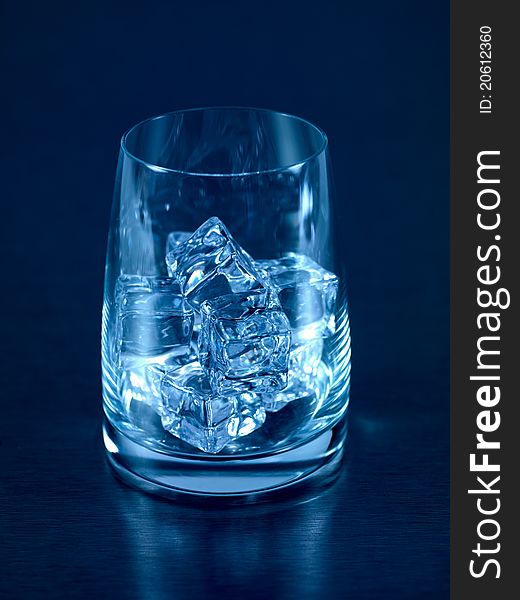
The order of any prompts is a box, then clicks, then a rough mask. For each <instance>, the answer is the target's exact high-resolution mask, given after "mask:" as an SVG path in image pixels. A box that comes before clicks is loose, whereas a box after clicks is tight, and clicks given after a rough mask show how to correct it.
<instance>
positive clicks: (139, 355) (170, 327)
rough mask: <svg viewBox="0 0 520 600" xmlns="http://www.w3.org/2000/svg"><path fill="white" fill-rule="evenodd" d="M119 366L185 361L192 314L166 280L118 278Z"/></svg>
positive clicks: (175, 285) (175, 286)
mask: <svg viewBox="0 0 520 600" xmlns="http://www.w3.org/2000/svg"><path fill="white" fill-rule="evenodd" d="M116 302H117V304H118V307H117V309H118V346H119V347H118V355H119V360H118V363H119V366H120V367H123V368H128V367H134V366H136V365H142V364H148V363H159V364H168V363H169V362H171V361H173V362H176V361H178V360H179V359H183V358H186V360H188V359H189V357H190V355H192V353H193V349H192V348H191V346H190V341H191V337H192V331H193V321H194V314H193V310H192V308H191V307H190V306H189V305H188V304H187V303H186V301H185V300H184V298H183V296H182V294H181V293H180V288H179V284H178V283H177V282H176V281H175V280H174V279H172V278H170V277H139V276H122V277H120V279H119V280H118V282H117V286H116Z"/></svg>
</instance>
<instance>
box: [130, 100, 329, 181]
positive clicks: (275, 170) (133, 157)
mask: <svg viewBox="0 0 520 600" xmlns="http://www.w3.org/2000/svg"><path fill="white" fill-rule="evenodd" d="M209 110H235V111H254V112H258V113H266V114H271V115H278V116H281V117H287V118H289V119H291V120H294V121H299V122H300V123H303V125H305V126H306V127H308V128H310V129H312V130H314V131H315V132H316V133H317V134H318V135H319V137H320V140H321V142H320V145H319V147H318V149H317V150H315V151H314V152H312V153H310V154H309V155H308V156H306V157H305V158H304V159H303V160H299V161H297V162H294V163H291V164H286V165H280V166H278V167H273V168H270V169H259V170H257V171H247V172H246V171H244V172H241V173H203V172H197V171H189V170H185V169H173V168H170V167H163V166H161V165H157V164H154V163H153V162H149V161H147V160H144V159H143V158H139V156H136V155H135V154H134V153H133V152H130V150H129V149H128V146H127V143H126V142H127V138H128V136H129V135H130V134H132V133H133V132H134V131H136V130H137V129H138V128H139V127H142V126H143V125H145V124H147V123H150V122H152V121H156V120H158V119H163V118H164V117H167V116H170V115H180V114H184V113H190V112H204V111H209ZM327 146H328V138H327V134H326V133H325V131H323V129H322V128H321V127H318V125H315V124H314V123H311V121H308V120H307V119H304V118H303V117H298V116H296V115H292V114H290V113H286V112H282V111H278V110H274V109H270V108H257V107H252V106H202V107H195V108H186V109H179V110H172V111H168V112H165V113H162V114H159V115H155V116H153V117H148V118H146V119H143V120H142V121H139V122H138V123H136V124H135V125H132V127H130V128H129V129H127V130H126V131H125V133H124V134H123V135H122V137H121V151H122V152H123V153H124V154H125V156H127V157H128V158H130V159H131V160H134V161H136V162H138V163H139V164H141V165H143V166H145V167H147V168H148V169H150V170H152V171H157V172H159V173H175V174H177V175H188V176H193V177H246V176H248V175H263V174H269V173H280V172H282V171H287V170H288V169H292V168H294V167H298V166H301V165H304V164H305V163H308V162H310V161H311V160H313V159H314V158H316V157H317V156H319V155H320V154H322V153H323V152H325V150H326V149H327Z"/></svg>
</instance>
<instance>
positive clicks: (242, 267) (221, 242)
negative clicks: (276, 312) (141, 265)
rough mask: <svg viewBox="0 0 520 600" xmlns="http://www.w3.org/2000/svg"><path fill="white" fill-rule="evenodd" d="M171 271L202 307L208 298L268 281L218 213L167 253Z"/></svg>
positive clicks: (193, 302)
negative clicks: (217, 215) (219, 217)
mask: <svg viewBox="0 0 520 600" xmlns="http://www.w3.org/2000/svg"><path fill="white" fill-rule="evenodd" d="M166 262H167V267H168V273H169V274H170V275H171V276H172V277H175V278H176V279H177V280H178V281H179V284H180V287H181V290H182V293H183V294H184V295H185V296H186V298H187V300H188V302H189V303H190V304H191V305H192V306H193V307H194V308H195V309H198V308H199V307H200V305H201V304H202V302H204V300H208V299H212V298H218V297H219V296H223V295H225V294H229V293H237V292H245V291H249V290H254V289H265V287H266V283H265V281H264V280H263V277H262V275H261V274H260V273H259V271H258V270H257V268H256V267H255V265H254V262H253V260H252V258H251V257H250V256H249V255H248V254H247V252H245V251H244V250H243V249H242V248H241V247H240V246H239V245H238V244H237V242H235V240H234V239H233V238H232V236H231V234H230V233H229V231H228V230H227V228H226V226H225V225H224V223H222V221H220V219H218V218H217V217H211V218H210V219H208V220H207V221H206V222H205V223H203V224H202V225H201V226H200V227H199V228H198V229H197V231H195V233H194V234H193V235H192V236H191V237H190V238H189V239H187V240H185V241H184V242H182V243H180V244H179V245H177V246H174V247H173V248H172V250H171V251H170V252H169V254H168V255H167V257H166Z"/></svg>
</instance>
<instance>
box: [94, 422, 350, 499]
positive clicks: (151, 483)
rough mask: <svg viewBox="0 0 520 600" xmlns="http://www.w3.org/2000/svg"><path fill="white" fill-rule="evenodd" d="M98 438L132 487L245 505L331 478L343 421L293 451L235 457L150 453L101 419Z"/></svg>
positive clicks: (337, 461)
mask: <svg viewBox="0 0 520 600" xmlns="http://www.w3.org/2000/svg"><path fill="white" fill-rule="evenodd" d="M103 439H104V442H105V448H106V451H107V456H108V461H109V463H110V465H111V466H112V468H113V470H114V472H115V474H116V475H117V476H118V478H119V479H121V480H122V481H123V482H125V483H127V484H128V485H130V486H132V487H134V488H137V489H139V490H142V491H145V492H149V493H153V494H156V495H159V496H163V497H167V498H176V497H178V496H179V495H182V496H186V495H192V496H197V497H225V498H229V497H234V498H240V497H244V498H247V499H248V501H249V500H254V497H256V496H262V497H265V495H266V494H273V493H280V492H282V493H283V492H285V491H286V490H289V489H290V490H291V491H292V490H293V488H296V486H302V487H303V486H305V485H308V484H311V483H312V485H315V484H317V483H318V480H323V481H325V480H327V481H328V480H330V479H331V478H333V477H334V476H335V475H336V473H337V470H338V468H339V466H340V464H341V458H342V455H343V451H344V446H345V439H346V419H345V417H344V418H342V419H341V421H339V422H338V423H337V424H336V425H334V426H332V427H331V428H330V429H327V430H326V431H322V432H319V433H318V434H317V435H316V436H315V437H313V438H311V439H309V440H307V441H305V442H303V443H299V444H297V445H294V446H293V447H289V448H285V449H283V450H281V451H278V452H274V453H271V454H267V455H266V454H263V455H262V454H260V455H258V456H257V455H254V454H250V455H248V456H242V457H236V458H235V457H232V456H229V455H228V456H222V457H216V456H209V457H204V456H199V457H190V458H187V457H186V456H182V455H180V454H179V455H174V454H171V453H165V452H160V451H158V450H153V449H150V448H147V447H145V446H143V445H141V444H139V443H138V442H136V441H133V440H132V439H130V438H129V437H128V436H127V435H126V434H125V433H123V432H122V431H120V430H118V429H116V428H115V427H114V426H113V425H112V424H111V423H110V422H109V421H108V419H106V418H105V421H104V425H103Z"/></svg>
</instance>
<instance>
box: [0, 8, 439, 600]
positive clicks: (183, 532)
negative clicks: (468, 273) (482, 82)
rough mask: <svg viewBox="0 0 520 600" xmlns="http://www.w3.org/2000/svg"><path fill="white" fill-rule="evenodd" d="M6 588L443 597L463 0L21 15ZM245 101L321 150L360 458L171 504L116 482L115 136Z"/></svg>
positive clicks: (12, 67) (6, 203) (9, 236)
mask: <svg viewBox="0 0 520 600" xmlns="http://www.w3.org/2000/svg"><path fill="white" fill-rule="evenodd" d="M2 21H3V27H4V32H3V34H2V40H3V42H2V43H3V46H4V52H3V55H4V60H5V69H4V70H3V73H4V75H3V80H4V92H3V98H2V102H3V103H4V112H3V115H4V123H3V130H4V135H3V140H2V146H3V150H4V157H5V158H4V160H3V161H2V166H3V176H2V198H3V203H2V210H3V224H4V226H5V227H4V229H5V231H4V233H3V241H4V243H5V248H4V249H3V252H2V254H3V256H4V263H3V277H4V287H3V293H2V299H1V302H2V315H3V325H2V332H3V353H2V356H3V359H2V400H1V402H2V404H1V417H0V461H1V466H0V468H1V471H0V474H1V481H0V492H1V504H0V519H1V540H2V541H1V542H0V555H1V556H0V571H1V576H0V596H2V597H6V598H23V599H25V598H32V597H36V598H42V597H45V598H47V597H49V598H61V597H63V598H79V597H83V596H87V595H88V596H91V597H94V598H95V597H101V598H104V597H111V598H143V599H149V598H150V599H152V598H153V599H156V598H157V599H160V598H179V599H184V598H186V599H198V598H204V599H205V598H208V599H209V598H221V597H226V596H231V597H234V596H235V595H236V596H241V597H253V598H275V599H280V600H283V599H285V598H287V599H293V598H349V599H372V598H376V599H379V598H381V599H392V598H399V599H407V598H419V599H427V598H435V599H440V598H446V597H447V596H448V578H449V516H448V515H449V441H448V435H449V404H448V387H449V375H448V353H449V342H448V339H449V338H448V335H449V322H448V293H449V288H448V142H449V140H448V137H449V130H448V127H449V122H448V119H449V116H448V79H449V70H448V31H449V13H448V3H447V2H444V1H443V2H430V3H417V2H415V1H412V0H409V1H408V0H406V1H402V2H392V3H389V2H385V1H384V0H376V1H372V2H365V3H354V2H353V3H351V2H341V3H340V2H328V3H327V2H326V3H323V2H322V3H312V4H311V3H308V4H306V3H305V2H292V1H287V2H276V3H274V2H273V3H271V2H264V3H261V4H260V3H258V6H254V5H253V4H252V3H230V2H215V3H210V2H205V3H204V2H197V1H194V2H190V3H178V2H154V1H151V2H148V3H139V4H137V3H136V4H133V3H132V2H127V3H124V4H123V3H121V4H119V5H118V4H117V3H101V2H99V3H92V2H88V3H87V2H76V3H71V2H67V3H62V4H60V3H59V2H51V3H42V2H35V1H30V2H25V3H14V2H13V3H5V5H4V17H3V19H2ZM219 104H221V105H223V104H232V105H253V106H265V107H269V108H275V109H279V110H284V111H287V112H291V113H295V114H299V115H301V116H303V117H307V118H309V119H310V120H312V121H315V122H316V123H317V124H319V125H320V126H322V127H323V128H324V129H325V130H326V131H327V133H328V134H329V138H330V146H331V155H332V160H333V166H334V169H335V179H336V189H337V214H338V219H339V223H340V224H341V227H342V228H343V229H344V236H345V240H346V247H347V252H346V256H345V257H344V258H345V263H346V265H347V269H348V274H349V287H350V301H351V313H352V335H353V380H352V401H351V412H350V415H351V418H350V432H349V443H348V455H347V458H346V460H345V463H344V465H343V467H342V471H341V476H340V478H339V480H338V481H337V482H336V483H335V484H334V485H333V486H332V487H329V488H327V489H325V490H322V491H320V492H319V493H316V494H315V497H312V496H310V497H298V496H296V497H295V498H294V499H292V500H286V501H284V502H282V503H273V504H265V505H260V506H243V507H229V508H224V507H217V508H215V507H211V506H207V507H204V506H198V507H193V506H180V505H175V504H171V503H168V502H166V501H162V500H158V499H155V498H153V497H148V496H145V495H142V494H140V493H138V492H136V491H133V490H130V489H128V488H126V487H124V486H123V485H122V484H120V483H119V482H117V481H116V480H115V479H114V478H113V477H112V475H111V473H110V471H109V469H108V467H107V465H106V464H105V460H104V454H103V448H102V443H101V436H100V423H101V414H102V412H101V387H100V367H99V337H100V335H99V332H100V309H101V301H102V283H103V268H104V253H105V240H106V233H107V229H108V215H109V209H110V199H111V191H112V182H113V177H114V171H115V165H116V159H117V149H118V141H119V136H120V134H121V133H122V132H123V131H124V130H125V129H126V128H127V127H129V126H130V125H131V124H133V123H134V122H137V121H139V120H141V119H142V118H144V117H146V116H150V115H153V114H157V113H160V112H164V111H167V110H173V109H176V108H186V107H191V106H203V105H219Z"/></svg>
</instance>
